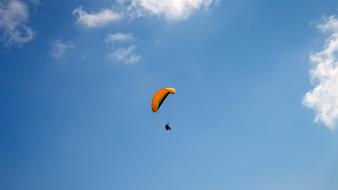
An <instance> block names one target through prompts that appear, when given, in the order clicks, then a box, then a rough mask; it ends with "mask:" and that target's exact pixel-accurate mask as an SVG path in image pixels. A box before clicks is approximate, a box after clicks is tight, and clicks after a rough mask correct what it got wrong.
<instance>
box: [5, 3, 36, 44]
mask: <svg viewBox="0 0 338 190" xmlns="http://www.w3.org/2000/svg"><path fill="white" fill-rule="evenodd" d="M37 2H38V1H37ZM28 21H29V9H28V5H27V4H26V3H25V2H23V1H20V0H5V1H1V2H0V31H1V33H2V34H1V39H2V42H3V43H4V45H5V46H11V45H16V46H22V45H23V44H25V43H27V42H29V41H31V40H33V39H34V36H35V32H34V31H33V30H32V28H31V27H30V26H28V24H27V23H28Z"/></svg>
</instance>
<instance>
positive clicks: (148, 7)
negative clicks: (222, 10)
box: [118, 0, 219, 21]
mask: <svg viewBox="0 0 338 190" xmlns="http://www.w3.org/2000/svg"><path fill="white" fill-rule="evenodd" d="M118 2H120V4H127V3H128V2H129V3H130V5H129V7H128V9H129V10H131V11H134V12H135V13H136V14H137V15H145V16H146V15H154V16H159V17H163V18H165V19H166V20H168V21H179V20H184V19H187V18H189V17H190V15H191V14H192V13H193V12H194V11H197V10H201V9H207V8H209V7H210V6H211V5H214V4H216V3H217V2H219V0H160V1H159V0H120V1H118Z"/></svg>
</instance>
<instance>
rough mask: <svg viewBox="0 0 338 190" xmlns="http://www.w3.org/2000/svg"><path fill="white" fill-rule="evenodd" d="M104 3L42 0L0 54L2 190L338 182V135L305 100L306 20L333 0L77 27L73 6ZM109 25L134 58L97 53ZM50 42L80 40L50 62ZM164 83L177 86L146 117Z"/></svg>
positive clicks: (239, 1)
mask: <svg viewBox="0 0 338 190" xmlns="http://www.w3.org/2000/svg"><path fill="white" fill-rule="evenodd" d="M111 3H112V1H95V2H94V1H89V0H82V1H75V0H72V1H59V0H48V1H41V3H40V5H38V6H37V7H36V8H34V9H31V15H30V16H31V17H30V22H29V23H30V26H31V27H32V28H33V29H34V30H36V31H37V36H36V38H35V39H34V40H33V41H31V42H30V43H27V44H25V45H24V46H23V47H21V48H15V47H12V48H10V49H5V50H4V49H3V50H2V52H1V53H0V60H1V61H0V189H2V190H23V189H24V190H76V189H79V190H80V189H81V190H136V189H137V190H173V189H175V190H206V189H208V190H225V189H232V190H248V189H250V190H271V189H273V190H286V189H287V190H337V189H338V180H337V179H338V133H337V131H331V130H328V129H327V128H325V127H323V126H321V125H319V124H316V123H314V122H313V118H314V113H313V112H312V111H311V110H309V109H307V108H305V107H304V106H303V105H302V98H303V96H304V94H305V93H306V92H307V91H308V90H309V89H310V88H311V86H310V83H309V77H308V72H309V68H310V65H309V60H308V55H309V54H310V52H313V51H316V50H318V49H320V48H321V47H322V45H323V39H325V36H323V34H321V33H320V32H319V31H318V30H317V29H316V28H315V27H314V26H313V25H311V23H312V22H314V21H316V20H318V19H320V18H322V17H323V16H324V15H332V14H337V12H338V9H337V8H338V3H337V1H334V0H325V1H318V0H317V1H315V0H298V1H278V2H277V1H268V0H236V1H235V0H224V1H222V2H221V4H220V5H219V6H216V7H211V8H210V10H209V11H208V13H207V14H206V13H205V12H203V11H198V12H195V13H194V14H193V15H192V16H191V17H190V18H189V19H187V20H185V21H182V22H177V23H167V22H165V21H163V20H161V19H158V18H151V19H136V20H132V21H123V22H120V23H118V24H112V25H108V26H106V27H102V28H99V29H94V30H88V29H84V28H83V27H81V26H79V25H78V24H76V20H75V18H74V16H73V15H72V11H73V10H74V9H75V8H77V7H78V6H80V5H82V6H83V7H84V8H85V9H86V10H90V11H91V10H93V11H95V10H99V9H100V8H103V7H107V6H109V5H110V4H111ZM117 32H124V33H133V35H134V37H135V38H136V42H135V43H136V44H137V52H138V53H139V54H140V55H141V59H140V61H139V63H137V64H123V63H119V62H117V61H115V60H112V59H107V53H109V52H110V51H111V48H112V47H109V46H108V45H107V44H106V43H105V41H104V39H105V36H106V35H107V34H108V33H117ZM57 39H67V40H71V41H72V42H73V43H74V44H76V47H75V48H73V49H71V50H70V51H69V52H67V54H66V56H64V57H62V58H61V59H54V58H53V57H52V56H51V47H50V43H51V42H52V41H54V40H57ZM167 86H172V87H175V88H176V89H177V94H176V95H175V96H171V97H169V98H168V101H167V102H165V103H164V105H163V109H162V110H160V112H159V113H158V114H154V113H152V112H151V109H150V101H151V97H152V94H153V93H154V92H155V91H156V90H157V89H158V88H161V87H167ZM167 121H170V122H171V125H172V128H173V131H171V132H169V133H168V132H166V131H164V129H163V127H164V124H165V123H166V122H167Z"/></svg>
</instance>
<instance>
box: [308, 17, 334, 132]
mask: <svg viewBox="0 0 338 190" xmlns="http://www.w3.org/2000/svg"><path fill="white" fill-rule="evenodd" d="M317 27H318V28H319V29H320V30H321V31H323V32H329V34H330V37H329V38H328V39H327V40H326V43H325V46H324V48H323V49H322V50H320V51H319V52H316V53H312V54H311V55H310V61H311V63H312V64H313V68H312V70H311V71H310V76H311V81H312V84H313V85H314V88H313V89H312V90H311V91H309V92H307V93H306V95H305V97H304V99H303V103H304V104H305V105H306V106H307V107H309V108H311V109H313V110H314V111H315V112H316V117H315V121H316V122H319V123H323V124H324V125H325V126H327V127H328V128H330V129H335V128H336V127H337V122H338V19H337V18H336V17H334V16H331V17H328V18H326V19H324V22H322V23H320V24H318V26H317Z"/></svg>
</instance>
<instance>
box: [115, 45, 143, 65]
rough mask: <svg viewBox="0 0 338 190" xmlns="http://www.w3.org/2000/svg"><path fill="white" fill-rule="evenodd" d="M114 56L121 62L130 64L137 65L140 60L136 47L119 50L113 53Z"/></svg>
mask: <svg viewBox="0 0 338 190" xmlns="http://www.w3.org/2000/svg"><path fill="white" fill-rule="evenodd" d="M112 56H113V57H114V58H115V59H116V60H117V61H119V62H123V63H129V64H135V63H137V62H139V60H140V55H138V54H136V53H135V45H131V46H129V47H126V48H118V49H117V50H115V51H114V52H113V53H112Z"/></svg>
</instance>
